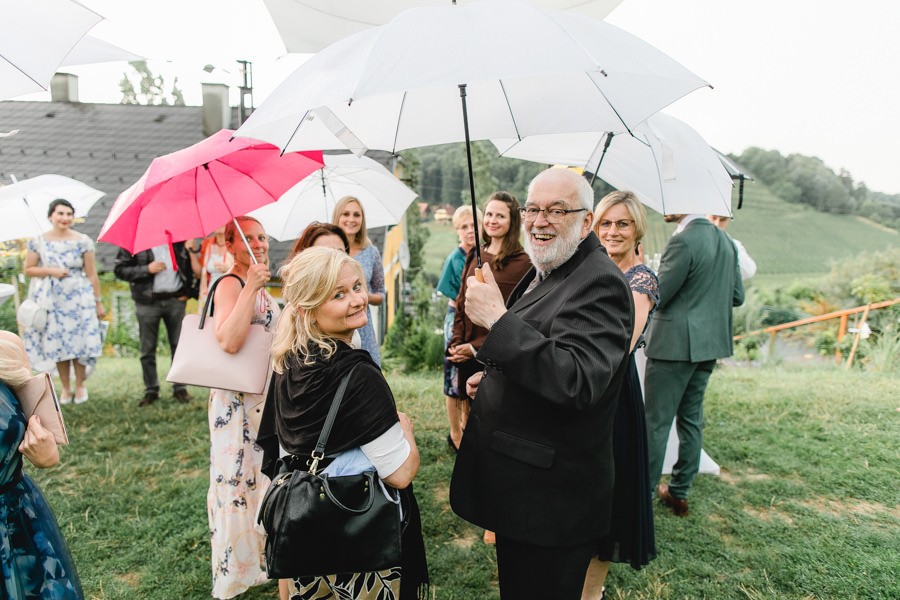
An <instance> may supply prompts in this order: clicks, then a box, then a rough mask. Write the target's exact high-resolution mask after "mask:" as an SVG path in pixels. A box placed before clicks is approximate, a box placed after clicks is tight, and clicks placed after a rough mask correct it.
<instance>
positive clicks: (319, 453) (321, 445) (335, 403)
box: [309, 363, 359, 475]
mask: <svg viewBox="0 0 900 600" xmlns="http://www.w3.org/2000/svg"><path fill="white" fill-rule="evenodd" d="M358 366H359V363H356V364H355V365H353V368H352V369H350V372H349V373H347V374H346V375H344V377H343V378H342V379H341V384H340V385H339V386H338V389H337V391H336V392H335V393H334V400H332V401H331V408H329V409H328V416H327V417H325V424H324V425H323V426H322V433H320V434H319V441H318V442H316V447H315V449H314V450H313V451H312V454H311V455H310V456H311V458H310V463H309V472H310V473H312V474H313V475H315V474H316V470H317V469H318V467H319V461H320V460H322V459H323V458H325V444H326V443H328V437H329V436H330V435H331V428H332V427H333V426H334V420H335V419H336V418H337V413H338V409H339V408H340V407H341V401H342V400H343V399H344V392H345V391H347V384H349V383H350V377H351V376H352V375H353V372H354V371H356V367H358Z"/></svg>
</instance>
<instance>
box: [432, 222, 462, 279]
mask: <svg viewBox="0 0 900 600" xmlns="http://www.w3.org/2000/svg"><path fill="white" fill-rule="evenodd" d="M425 226H426V227H427V228H428V231H429V232H430V233H431V234H430V235H429V236H428V242H427V243H426V244H425V272H426V273H429V274H432V275H434V277H435V278H436V277H438V276H440V274H441V267H443V266H444V260H445V259H446V258H447V255H448V254H450V251H451V250H453V248H455V247H457V246H459V238H458V237H457V235H456V230H455V229H453V225H450V224H449V223H437V222H435V221H428V223H426V224H425Z"/></svg>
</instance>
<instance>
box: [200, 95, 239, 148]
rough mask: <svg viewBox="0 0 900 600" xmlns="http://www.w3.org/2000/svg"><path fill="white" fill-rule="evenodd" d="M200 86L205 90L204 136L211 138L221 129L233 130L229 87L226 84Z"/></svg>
mask: <svg viewBox="0 0 900 600" xmlns="http://www.w3.org/2000/svg"><path fill="white" fill-rule="evenodd" d="M200 85H201V87H202V89H203V134H204V135H207V136H209V135H212V134H214V133H216V132H217V131H219V130H220V129H231V107H230V106H229V105H228V94H229V89H228V86H227V85H225V84H224V83H202V84H200Z"/></svg>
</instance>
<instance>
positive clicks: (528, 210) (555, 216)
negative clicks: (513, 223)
mask: <svg viewBox="0 0 900 600" xmlns="http://www.w3.org/2000/svg"><path fill="white" fill-rule="evenodd" d="M584 210H587V209H586V208H537V207H536V206H523V207H521V208H520V209H519V214H520V215H522V219H524V220H525V221H534V220H535V219H537V216H538V214H539V213H544V218H545V219H547V222H548V223H550V224H552V225H558V224H559V223H562V222H563V221H564V220H565V218H566V215H568V214H569V213H576V212H581V211H584Z"/></svg>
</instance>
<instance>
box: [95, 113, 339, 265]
mask: <svg viewBox="0 0 900 600" xmlns="http://www.w3.org/2000/svg"><path fill="white" fill-rule="evenodd" d="M233 133H234V132H233V131H230V130H228V129H223V130H222V131H219V132H218V133H216V134H214V135H212V136H210V137H208V138H206V139H205V140H203V141H202V142H198V143H196V144H194V145H193V146H189V147H188V148H185V149H183V150H179V151H177V152H173V153H171V154H166V155H165V156H160V157H158V158H155V159H153V161H152V162H151V163H150V167H149V168H148V169H147V171H146V172H145V173H144V174H143V175H142V176H141V178H140V179H139V180H138V181H137V182H136V183H135V184H134V185H132V186H131V187H130V188H128V189H127V190H125V191H124V192H122V193H121V194H120V195H119V197H118V198H117V199H116V202H115V204H113V207H112V209H111V210H110V211H109V216H107V217H106V222H105V223H104V224H103V229H101V230H100V236H99V237H98V238H97V239H98V240H99V241H101V242H108V243H110V244H115V245H116V246H119V247H120V248H124V249H125V250H127V251H129V252H131V253H132V254H135V253H137V252H140V251H141V250H146V249H148V248H152V247H154V246H159V245H162V244H171V243H173V242H181V241H184V240H187V239H189V238H196V237H203V236H205V235H208V234H209V233H211V232H213V231H215V230H216V229H218V228H219V227H221V226H222V225H224V224H226V223H227V222H228V221H231V220H233V219H234V218H235V217H238V216H241V215H245V214H247V213H249V212H250V211H252V210H254V209H257V208H259V207H260V206H263V205H265V204H268V203H270V202H275V201H276V200H278V198H279V197H281V195H282V194H284V193H285V192H286V191H288V190H289V189H290V188H291V187H293V186H294V185H295V184H296V183H297V182H298V181H300V180H301V179H303V178H304V177H306V176H307V175H309V174H310V173H313V172H314V171H316V170H318V169H320V168H322V167H323V166H324V164H325V163H324V160H323V158H322V152H320V151H313V152H289V153H286V154H284V155H283V156H282V155H281V150H279V149H278V147H277V146H273V145H272V144H268V143H266V142H260V141H258V140H254V139H246V138H236V139H234V140H231V136H232V134H233ZM230 140H231V141H230ZM238 231H240V228H238ZM242 237H243V235H242ZM245 242H246V240H245ZM251 256H252V254H251Z"/></svg>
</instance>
